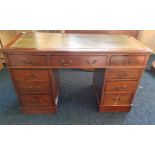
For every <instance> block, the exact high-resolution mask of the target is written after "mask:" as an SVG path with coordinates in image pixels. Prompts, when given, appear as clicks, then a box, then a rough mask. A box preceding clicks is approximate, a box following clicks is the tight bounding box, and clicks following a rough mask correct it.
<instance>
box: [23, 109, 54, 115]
mask: <svg viewBox="0 0 155 155" xmlns="http://www.w3.org/2000/svg"><path fill="white" fill-rule="evenodd" d="M21 110H22V112H23V113H25V114H49V113H56V112H57V107H21Z"/></svg>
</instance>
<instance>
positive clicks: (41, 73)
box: [12, 69, 49, 81]
mask: <svg viewBox="0 0 155 155" xmlns="http://www.w3.org/2000/svg"><path fill="white" fill-rule="evenodd" d="M12 75H13V77H14V79H15V80H16V81H33V80H35V81H49V74H48V70H27V69H26V70H18V69H14V70H12Z"/></svg>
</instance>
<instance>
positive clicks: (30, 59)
mask: <svg viewBox="0 0 155 155" xmlns="http://www.w3.org/2000/svg"><path fill="white" fill-rule="evenodd" d="M9 62H10V64H11V65H12V66H45V65H47V60H46V56H33V55H20V54H19V55H9Z"/></svg>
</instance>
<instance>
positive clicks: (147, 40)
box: [138, 30, 155, 51]
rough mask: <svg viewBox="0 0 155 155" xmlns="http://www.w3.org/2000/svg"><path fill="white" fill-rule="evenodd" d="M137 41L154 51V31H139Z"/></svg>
mask: <svg viewBox="0 0 155 155" xmlns="http://www.w3.org/2000/svg"><path fill="white" fill-rule="evenodd" d="M138 39H139V40H140V41H141V42H143V43H144V44H145V45H147V46H148V47H150V48H151V49H152V50H154V51H155V30H143V31H140V33H139V37H138Z"/></svg>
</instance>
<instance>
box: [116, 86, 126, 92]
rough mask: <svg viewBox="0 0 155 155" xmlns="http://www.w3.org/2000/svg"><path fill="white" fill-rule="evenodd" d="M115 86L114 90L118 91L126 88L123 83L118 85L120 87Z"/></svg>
mask: <svg viewBox="0 0 155 155" xmlns="http://www.w3.org/2000/svg"><path fill="white" fill-rule="evenodd" d="M115 88H116V90H118V91H119V90H124V89H126V86H125V85H124V86H120V87H119V86H118V87H115Z"/></svg>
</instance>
